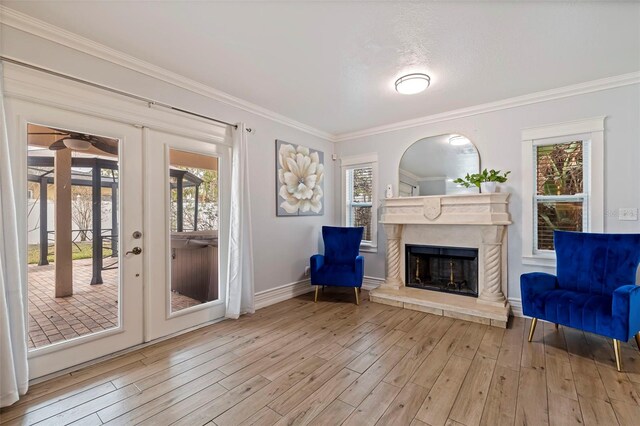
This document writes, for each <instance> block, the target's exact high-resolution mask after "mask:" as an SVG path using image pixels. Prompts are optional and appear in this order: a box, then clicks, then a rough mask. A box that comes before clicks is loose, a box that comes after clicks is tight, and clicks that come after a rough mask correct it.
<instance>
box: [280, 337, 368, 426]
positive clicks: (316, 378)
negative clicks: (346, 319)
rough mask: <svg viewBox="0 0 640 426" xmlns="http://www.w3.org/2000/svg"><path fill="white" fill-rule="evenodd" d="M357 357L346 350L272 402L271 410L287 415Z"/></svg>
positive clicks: (354, 353)
mask: <svg viewBox="0 0 640 426" xmlns="http://www.w3.org/2000/svg"><path fill="white" fill-rule="evenodd" d="M357 355H358V353H357V352H354V351H352V350H350V349H344V350H343V351H342V352H341V353H339V354H338V355H336V356H335V357H334V358H332V359H331V360H330V361H329V362H327V363H325V364H324V365H322V366H321V367H320V368H318V369H317V370H316V371H314V372H313V373H312V374H310V375H309V376H308V377H306V378H304V379H303V380H301V381H300V382H299V383H297V384H296V385H295V386H293V387H292V388H291V389H289V390H288V391H286V392H285V393H284V394H282V395H280V397H278V398H276V399H275V400H274V401H272V402H270V403H269V404H268V405H269V408H271V409H273V410H274V411H275V412H276V413H278V414H280V415H286V414H287V413H289V412H290V411H291V410H293V408H294V407H295V406H297V405H298V404H300V403H301V402H302V401H303V400H304V399H305V398H307V397H309V396H310V395H312V394H313V393H314V392H315V391H316V390H318V389H319V388H320V387H321V386H322V385H323V384H324V383H326V382H327V381H328V380H330V379H331V378H332V377H334V376H335V375H336V374H337V373H338V372H339V371H340V370H342V369H343V368H344V367H345V366H346V365H347V364H348V363H349V362H351V361H352V360H353V359H354V358H355V357H356V356H357Z"/></svg>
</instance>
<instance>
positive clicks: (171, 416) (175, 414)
mask: <svg viewBox="0 0 640 426" xmlns="http://www.w3.org/2000/svg"><path fill="white" fill-rule="evenodd" d="M227 392H228V390H227V389H226V388H225V387H224V386H220V385H219V384H217V383H214V384H213V385H211V386H209V387H206V388H204V389H201V390H199V391H197V392H195V393H193V394H191V395H189V397H188V398H184V399H183V400H182V401H178V402H176V403H175V404H172V405H171V406H169V407H167V408H166V409H164V410H162V411H160V412H159V413H156V414H154V415H153V416H150V417H147V418H146V419H145V420H143V421H139V422H137V424H138V425H146V426H165V425H166V426H168V425H170V424H173V423H174V422H176V421H178V420H180V419H181V418H182V417H184V416H185V415H186V414H188V413H191V412H193V411H196V410H197V409H199V408H200V407H202V406H203V405H205V404H207V403H209V402H211V401H213V400H214V399H216V398H218V397H220V396H222V395H223V394H225V393H227ZM116 420H117V419H116Z"/></svg>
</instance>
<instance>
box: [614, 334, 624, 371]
mask: <svg viewBox="0 0 640 426" xmlns="http://www.w3.org/2000/svg"><path fill="white" fill-rule="evenodd" d="M613 352H614V353H615V354H616V367H617V368H618V371H622V360H621V359H620V340H616V339H613Z"/></svg>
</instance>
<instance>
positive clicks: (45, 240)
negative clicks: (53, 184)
mask: <svg viewBox="0 0 640 426" xmlns="http://www.w3.org/2000/svg"><path fill="white" fill-rule="evenodd" d="M47 180H48V178H47V176H42V177H40V261H39V262H38V265H40V266H44V265H48V264H49V259H47V254H49V223H48V221H47V207H48V206H47Z"/></svg>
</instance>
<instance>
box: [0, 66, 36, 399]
mask: <svg viewBox="0 0 640 426" xmlns="http://www.w3.org/2000/svg"><path fill="white" fill-rule="evenodd" d="M2 75H3V74H2V63H1V62H0V407H6V406H8V405H11V404H13V403H14V402H16V401H17V400H18V399H19V398H20V395H24V394H25V393H26V392H27V388H28V386H29V371H28V364H27V335H26V333H27V312H26V298H25V292H26V288H27V287H26V283H25V276H24V275H25V274H24V271H23V269H22V267H21V265H20V257H19V254H18V250H19V249H18V247H20V245H19V244H18V223H17V210H18V209H17V206H16V197H15V192H14V187H13V182H14V181H15V179H14V176H12V173H13V172H12V169H13V167H12V166H11V160H12V159H11V149H10V146H9V137H8V135H7V121H6V115H5V109H4V96H3V81H2ZM14 143H15V141H14Z"/></svg>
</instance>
